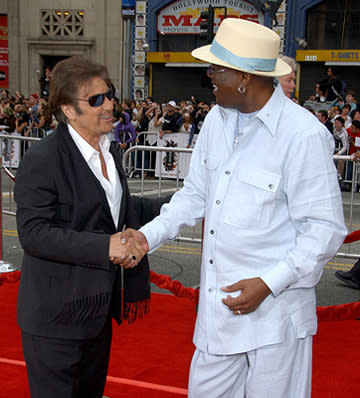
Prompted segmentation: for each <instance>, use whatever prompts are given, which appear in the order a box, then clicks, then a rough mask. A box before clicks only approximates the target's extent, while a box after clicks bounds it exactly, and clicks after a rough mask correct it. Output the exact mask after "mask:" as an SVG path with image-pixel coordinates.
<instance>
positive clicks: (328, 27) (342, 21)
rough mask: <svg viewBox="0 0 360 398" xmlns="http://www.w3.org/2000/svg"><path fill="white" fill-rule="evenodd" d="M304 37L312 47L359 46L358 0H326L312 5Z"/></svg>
mask: <svg viewBox="0 0 360 398" xmlns="http://www.w3.org/2000/svg"><path fill="white" fill-rule="evenodd" d="M306 37H307V41H308V42H309V48H312V49H332V48H338V49H353V48H359V43H360V1H359V0H327V1H324V2H323V3H321V4H319V5H317V6H315V7H313V8H312V9H310V10H309V11H308V18H307V35H306Z"/></svg>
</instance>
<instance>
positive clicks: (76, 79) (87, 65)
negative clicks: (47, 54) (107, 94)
mask: <svg viewBox="0 0 360 398" xmlns="http://www.w3.org/2000/svg"><path fill="white" fill-rule="evenodd" d="M95 77H100V78H102V79H104V81H105V82H106V84H107V85H108V86H109V87H110V84H111V83H110V79H109V76H108V72H107V69H106V67H105V66H104V65H101V64H96V63H94V62H92V61H90V60H89V59H86V58H84V57H80V56H75V57H70V58H67V59H64V60H62V61H60V62H59V63H57V64H56V66H55V68H54V70H53V71H52V76H51V80H50V97H49V106H50V109H51V112H52V113H53V114H54V115H55V117H56V120H58V121H59V122H63V123H66V122H67V118H66V116H65V114H64V112H63V111H62V109H61V105H72V106H73V107H74V109H75V111H76V112H77V113H79V114H80V113H81V109H80V107H79V101H78V99H77V95H78V92H79V88H80V87H82V86H84V85H86V84H87V83H88V82H89V81H90V80H91V79H93V78H95Z"/></svg>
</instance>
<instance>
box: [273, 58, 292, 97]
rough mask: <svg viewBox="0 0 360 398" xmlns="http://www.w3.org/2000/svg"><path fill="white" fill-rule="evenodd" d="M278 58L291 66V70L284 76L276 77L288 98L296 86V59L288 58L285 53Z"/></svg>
mask: <svg viewBox="0 0 360 398" xmlns="http://www.w3.org/2000/svg"><path fill="white" fill-rule="evenodd" d="M280 58H281V59H282V60H283V61H285V62H286V63H287V64H288V65H289V66H290V67H291V72H290V73H289V74H287V75H285V76H280V77H278V78H277V80H278V81H279V83H280V84H281V87H282V89H283V91H284V94H285V95H286V96H287V97H288V98H291V97H292V95H293V93H294V90H295V87H296V83H295V81H296V76H295V72H296V61H295V60H294V58H290V57H288V56H286V55H280Z"/></svg>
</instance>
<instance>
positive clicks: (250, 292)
mask: <svg viewBox="0 0 360 398" xmlns="http://www.w3.org/2000/svg"><path fill="white" fill-rule="evenodd" d="M222 290H223V291H224V292H228V293H231V292H236V291H239V290H240V291H241V292H240V295H239V296H238V297H231V296H227V298H226V299H223V300H222V301H223V303H224V304H225V305H227V306H228V307H229V309H230V311H232V312H233V313H234V314H248V313H249V312H253V311H255V310H256V309H257V307H258V306H259V305H260V304H261V303H262V302H263V301H264V300H265V298H266V297H267V296H268V295H269V294H270V293H271V290H270V289H269V288H268V286H267V285H266V284H265V282H264V281H263V280H262V279H261V278H252V279H243V280H241V281H239V282H236V283H234V284H232V285H230V286H226V287H223V288H222Z"/></svg>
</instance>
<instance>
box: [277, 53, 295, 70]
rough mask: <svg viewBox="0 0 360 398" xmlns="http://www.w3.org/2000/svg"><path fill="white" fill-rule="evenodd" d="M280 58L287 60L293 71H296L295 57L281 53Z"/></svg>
mask: <svg viewBox="0 0 360 398" xmlns="http://www.w3.org/2000/svg"><path fill="white" fill-rule="evenodd" d="M279 58H280V59H282V60H283V61H284V62H286V63H287V64H288V65H289V66H290V67H291V69H292V70H293V72H295V71H296V61H295V59H294V58H291V57H288V56H287V55H279Z"/></svg>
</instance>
